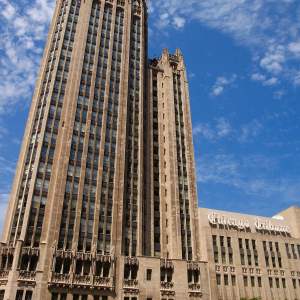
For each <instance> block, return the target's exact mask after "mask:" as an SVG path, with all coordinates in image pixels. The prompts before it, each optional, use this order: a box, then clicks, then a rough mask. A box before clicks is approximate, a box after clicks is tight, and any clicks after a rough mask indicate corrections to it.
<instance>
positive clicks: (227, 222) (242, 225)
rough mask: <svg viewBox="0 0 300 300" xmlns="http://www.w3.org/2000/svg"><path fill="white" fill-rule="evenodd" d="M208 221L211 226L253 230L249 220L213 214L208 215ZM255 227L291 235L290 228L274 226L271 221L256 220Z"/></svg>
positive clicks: (259, 229)
mask: <svg viewBox="0 0 300 300" xmlns="http://www.w3.org/2000/svg"><path fill="white" fill-rule="evenodd" d="M208 221H209V223H210V224H211V225H223V226H227V227H230V228H234V229H240V230H245V229H248V230H251V225H250V222H249V220H247V219H237V218H234V217H230V216H225V215H221V214H218V213H215V212H213V213H211V214H209V215H208ZM253 226H254V227H255V228H256V230H257V231H272V232H274V233H290V228H289V226H284V225H277V224H273V223H272V222H271V221H270V220H268V221H266V220H261V219H260V218H256V219H255V221H254V224H253Z"/></svg>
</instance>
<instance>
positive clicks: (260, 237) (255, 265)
mask: <svg viewBox="0 0 300 300" xmlns="http://www.w3.org/2000/svg"><path fill="white" fill-rule="evenodd" d="M299 220H300V208H297V207H291V208H289V209H287V210H285V211H283V212H280V213H279V214H278V215H277V216H275V217H274V218H265V217H259V216H252V215H242V214H237V213H231V212H223V211H214V210H209V209H204V208H200V209H199V222H200V237H203V238H201V239H200V241H201V254H202V255H203V256H202V259H203V260H205V261H207V262H208V273H209V282H210V299H216V300H217V299H222V300H225V299H226V300H227V299H228V300H229V299H230V300H231V299H241V298H246V299H252V298H254V297H257V298H261V299H263V300H285V299H288V300H295V299H300V235H299V229H300V227H299Z"/></svg>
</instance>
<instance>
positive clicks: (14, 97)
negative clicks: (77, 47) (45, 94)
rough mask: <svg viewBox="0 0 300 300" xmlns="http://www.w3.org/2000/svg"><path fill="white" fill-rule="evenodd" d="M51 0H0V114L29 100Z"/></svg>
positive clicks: (45, 34) (49, 16)
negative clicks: (19, 0) (21, 0)
mask: <svg viewBox="0 0 300 300" xmlns="http://www.w3.org/2000/svg"><path fill="white" fill-rule="evenodd" d="M53 7H54V1H53V0H50V1H49V0H35V1H23V2H22V3H20V2H17V1H10V2H8V1H7V0H0V8H1V11H2V12H1V14H0V39H1V43H0V53H1V56H0V90H1V94H0V113H4V112H7V110H10V109H14V108H15V106H16V105H24V101H26V100H28V102H29V101H30V100H31V95H32V90H33V87H34V83H35V80H36V75H37V68H38V66H39V63H40V58H41V54H42V51H43V44H44V41H45V39H46V37H47V31H48V25H49V22H50V19H51V16H52V12H53Z"/></svg>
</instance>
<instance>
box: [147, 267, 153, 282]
mask: <svg viewBox="0 0 300 300" xmlns="http://www.w3.org/2000/svg"><path fill="white" fill-rule="evenodd" d="M146 277H147V280H148V281H150V280H151V278H152V270H151V269H147V276H146Z"/></svg>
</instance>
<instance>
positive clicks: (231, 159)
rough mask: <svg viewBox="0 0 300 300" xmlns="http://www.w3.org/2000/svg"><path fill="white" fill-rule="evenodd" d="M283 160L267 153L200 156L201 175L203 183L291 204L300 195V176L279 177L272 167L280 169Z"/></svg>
mask: <svg viewBox="0 0 300 300" xmlns="http://www.w3.org/2000/svg"><path fill="white" fill-rule="evenodd" d="M282 160H284V158H283V157H277V158H269V157H266V156H263V155H243V156H241V157H239V156H236V155H233V154H227V153H217V154H209V155H205V156H202V157H201V158H199V161H198V164H197V165H198V170H197V171H198V176H197V178H198V182H199V183H201V184H202V185H203V184H217V185H219V184H222V185H225V186H228V187H230V188H234V189H237V190H239V191H242V192H243V193H244V194H245V195H248V196H258V197H260V199H266V198H271V199H272V200H273V201H274V200H276V201H277V203H279V202H281V203H283V202H287V203H289V202H290V201H296V199H299V197H300V177H292V176H290V177H289V176H285V177H284V178H280V177H279V178H278V177H272V175H270V174H269V170H270V169H272V170H276V169H277V168H278V164H279V162H280V161H282Z"/></svg>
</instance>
